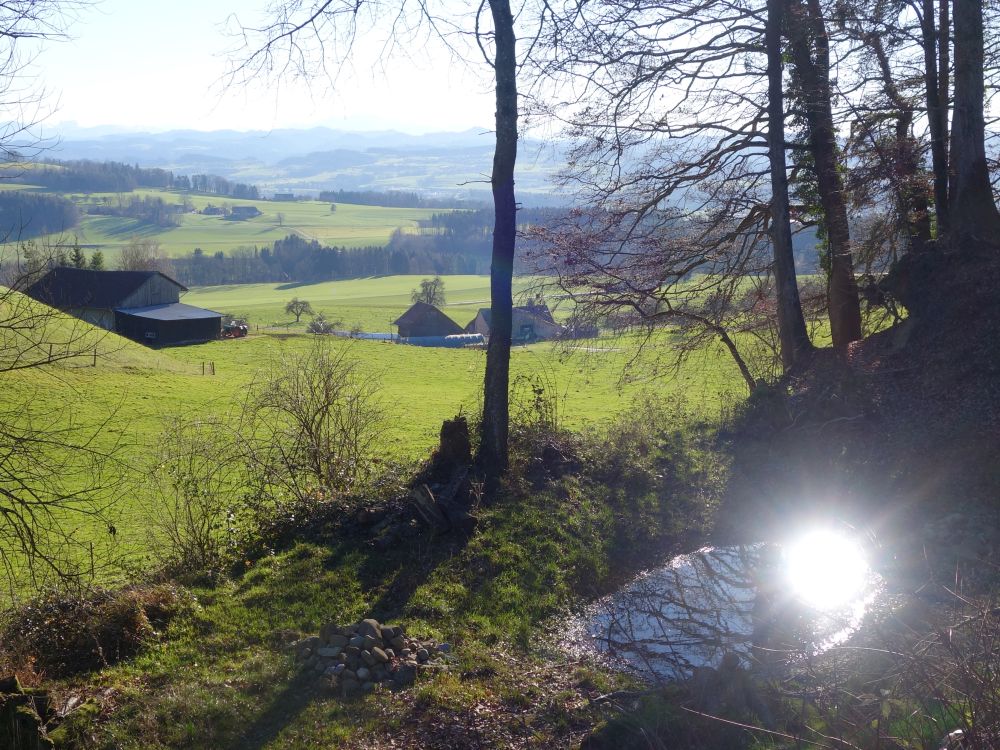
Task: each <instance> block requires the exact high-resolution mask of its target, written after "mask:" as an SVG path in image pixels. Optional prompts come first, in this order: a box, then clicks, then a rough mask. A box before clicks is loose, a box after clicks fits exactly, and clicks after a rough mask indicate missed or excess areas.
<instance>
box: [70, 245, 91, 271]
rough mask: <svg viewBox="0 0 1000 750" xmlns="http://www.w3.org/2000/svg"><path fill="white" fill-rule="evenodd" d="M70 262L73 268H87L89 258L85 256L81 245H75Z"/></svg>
mask: <svg viewBox="0 0 1000 750" xmlns="http://www.w3.org/2000/svg"><path fill="white" fill-rule="evenodd" d="M69 262H70V264H71V265H72V266H73V268H86V267H87V256H86V255H84V253H83V250H81V249H80V246H79V245H73V254H72V255H71V256H70V259H69Z"/></svg>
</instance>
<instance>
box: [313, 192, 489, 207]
mask: <svg viewBox="0 0 1000 750" xmlns="http://www.w3.org/2000/svg"><path fill="white" fill-rule="evenodd" d="M318 200H320V201H323V202H326V203H348V204H353V205H359V206H384V207H386V208H466V207H469V208H471V207H472V206H471V205H469V204H468V202H467V201H456V200H454V199H450V198H449V199H443V198H428V197H427V196H423V195H421V194H420V193H407V192H403V191H397V190H392V191H379V190H321V191H320V194H319V197H318Z"/></svg>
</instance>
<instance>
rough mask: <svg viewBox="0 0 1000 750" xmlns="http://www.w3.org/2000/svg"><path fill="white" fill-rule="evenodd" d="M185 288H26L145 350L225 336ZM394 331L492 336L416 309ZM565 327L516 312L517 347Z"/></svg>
mask: <svg viewBox="0 0 1000 750" xmlns="http://www.w3.org/2000/svg"><path fill="white" fill-rule="evenodd" d="M186 291H187V287H185V286H184V285H183V284H180V283H178V282H177V281H174V280H173V279H171V278H170V277H169V276H166V275H165V274H163V273H160V272H159V271H92V270H89V269H82V268H69V267H59V268H54V269H52V270H51V271H49V272H48V273H47V274H45V276H43V277H42V278H41V279H39V280H38V281H37V282H35V283H34V284H33V285H32V286H30V287H29V288H28V289H27V290H26V293H27V294H28V296H30V297H32V298H34V299H36V300H38V301H39V302H42V303H44V304H46V305H49V306H50V307H54V308H56V309H59V310H62V311H64V312H66V313H68V314H70V315H73V316H75V317H77V318H80V319H82V320H85V321H87V322H88V323H92V324H93V325H96V326H99V327H101V328H104V329H105V330H108V331H114V332H115V333H118V334H121V335H122V336H125V337H126V338H129V339H132V340H134V341H138V342H140V343H144V344H148V345H150V346H170V345H173V344H184V343H196V342H200V341H211V340H213V339H217V338H219V337H220V336H221V334H222V319H223V317H224V315H223V313H220V312H216V311H214V310H206V309H204V308H201V307H195V306H193V305H186V304H184V303H183V302H181V301H180V296H181V294H183V293H184V292H186ZM393 325H395V326H396V327H397V328H398V331H399V335H398V340H399V341H402V342H404V343H411V344H417V345H423V346H466V345H470V344H476V343H481V342H483V341H484V340H485V339H486V338H488V337H489V334H490V310H489V308H482V309H480V310H479V311H478V312H477V313H476V316H475V317H474V318H473V319H472V320H471V321H470V322H469V324H468V325H467V326H465V327H464V328H463V327H462V326H460V325H459V324H458V323H456V322H455V321H454V320H452V319H451V318H450V317H448V316H447V315H445V314H444V313H443V312H442V311H441V310H439V309H438V308H437V307H435V306H433V305H429V304H427V303H425V302H416V303H414V304H413V306H412V307H410V309H409V310H407V311H406V312H404V313H403V314H402V315H401V316H400V317H399V318H398V319H397V320H396V321H394V323H393ZM562 333H563V327H562V326H561V325H559V324H558V323H556V322H555V320H553V318H552V313H551V312H550V311H549V308H548V307H547V306H546V305H545V304H540V303H539V304H532V305H525V306H522V307H515V308H514V312H513V339H514V341H515V342H525V343H527V342H532V341H543V340H546V339H553V338H558V337H559V336H560V335H562Z"/></svg>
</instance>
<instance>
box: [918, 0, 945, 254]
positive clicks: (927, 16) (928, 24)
mask: <svg viewBox="0 0 1000 750" xmlns="http://www.w3.org/2000/svg"><path fill="white" fill-rule="evenodd" d="M949 1H950V0H940V3H941V23H943V26H941V25H939V27H938V28H937V29H935V28H934V15H935V14H934V0H923V15H922V18H921V23H920V30H921V36H922V40H921V41H922V44H923V48H924V84H925V88H926V100H927V123H928V126H929V128H930V131H931V165H932V167H933V169H934V211H935V213H936V214H937V224H938V236H944V235H946V234H948V227H949V221H948V67H947V66H948V3H949ZM939 63H940V64H941V69H940V70H939V69H938V65H939ZM942 72H943V74H944V75H943V77H942V75H941V73H942Z"/></svg>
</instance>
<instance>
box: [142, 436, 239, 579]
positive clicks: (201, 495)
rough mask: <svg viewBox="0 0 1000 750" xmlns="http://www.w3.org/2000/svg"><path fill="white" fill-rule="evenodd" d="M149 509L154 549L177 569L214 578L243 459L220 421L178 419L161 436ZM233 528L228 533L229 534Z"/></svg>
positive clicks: (222, 557)
mask: <svg viewBox="0 0 1000 750" xmlns="http://www.w3.org/2000/svg"><path fill="white" fill-rule="evenodd" d="M159 447H160V451H159V455H158V456H157V460H156V463H155V464H154V465H153V466H152V467H151V469H150V478H151V480H152V486H153V488H154V491H153V493H152V496H151V499H150V501H149V502H148V504H147V507H146V514H145V517H146V519H147V521H148V523H149V531H150V537H151V538H150V550H151V551H152V553H153V556H154V558H157V559H158V561H159V562H160V564H161V565H162V566H163V567H165V568H166V569H168V570H170V571H171V572H173V573H175V574H178V573H181V574H183V573H197V574H198V575H208V576H209V577H210V578H214V577H215V576H216V575H218V574H219V573H220V572H221V569H222V566H223V564H224V561H225V557H226V551H227V543H228V542H229V541H230V539H231V537H232V531H233V523H234V520H235V506H236V492H237V489H238V487H239V480H240V477H239V470H240V458H239V456H238V454H237V452H236V450H237V444H236V440H235V438H234V436H233V434H232V431H231V430H230V429H229V427H228V426H227V425H226V424H225V423H224V422H223V421H219V420H211V419H208V420H205V419H199V420H192V421H183V420H176V421H175V422H173V423H172V424H170V425H169V426H168V427H167V429H166V430H164V431H163V433H162V434H161V435H160V439H159ZM227 532H228V533H227Z"/></svg>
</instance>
